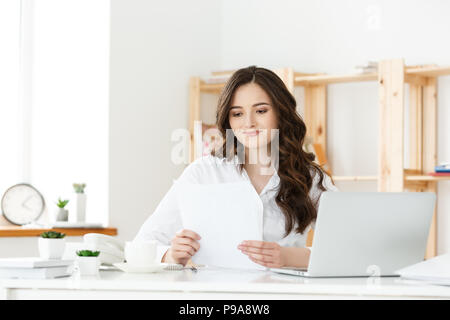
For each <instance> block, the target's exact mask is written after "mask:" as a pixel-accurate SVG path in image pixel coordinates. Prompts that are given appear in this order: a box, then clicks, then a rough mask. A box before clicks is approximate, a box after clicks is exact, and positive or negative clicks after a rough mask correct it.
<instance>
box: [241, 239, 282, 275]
mask: <svg viewBox="0 0 450 320" xmlns="http://www.w3.org/2000/svg"><path fill="white" fill-rule="evenodd" d="M238 249H239V250H241V251H242V253H243V254H245V255H247V256H248V257H249V258H250V260H252V261H253V262H255V263H257V264H260V265H262V266H264V267H267V268H282V267H284V266H285V265H286V263H285V261H286V259H285V256H284V248H283V247H282V246H280V245H279V244H278V243H276V242H267V241H258V240H246V241H242V243H241V244H240V245H239V246H238Z"/></svg>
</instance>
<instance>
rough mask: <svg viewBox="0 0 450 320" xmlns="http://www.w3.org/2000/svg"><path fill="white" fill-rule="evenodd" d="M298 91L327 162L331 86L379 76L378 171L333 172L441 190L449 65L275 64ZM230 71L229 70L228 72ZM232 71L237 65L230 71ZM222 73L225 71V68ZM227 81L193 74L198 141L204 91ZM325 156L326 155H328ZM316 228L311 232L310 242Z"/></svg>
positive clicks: (399, 187)
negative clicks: (441, 94) (297, 68)
mask: <svg viewBox="0 0 450 320" xmlns="http://www.w3.org/2000/svg"><path fill="white" fill-rule="evenodd" d="M274 71H275V72H276V73H277V74H278V75H279V76H280V77H281V79H282V80H283V81H284V82H285V84H286V85H287V87H288V89H289V90H291V92H293V90H294V87H296V86H302V87H303V88H304V92H305V94H304V101H303V103H304V115H303V118H304V120H305V123H306V126H307V132H308V135H309V136H310V138H312V141H313V142H314V144H316V145H320V146H321V148H322V150H323V152H324V154H325V157H322V160H321V161H320V162H319V163H320V164H321V165H328V166H329V164H328V163H326V159H327V157H326V150H327V147H326V146H327V141H326V140H327V139H326V138H327V86H328V85H332V84H339V83H350V82H363V81H377V82H378V88H379V89H378V91H379V106H380V110H379V115H380V118H379V119H380V130H379V145H378V172H377V175H376V176H333V180H334V181H377V185H378V191H380V192H402V191H405V190H407V191H414V192H423V191H431V192H437V182H439V181H444V180H450V177H435V176H429V175H427V174H428V173H429V172H433V171H434V166H435V165H436V161H437V143H436V142H437V77H440V76H447V75H450V67H440V66H437V65H425V66H405V64H404V61H403V59H392V60H383V61H380V62H379V64H378V72H377V73H368V74H349V75H328V74H318V73H316V74H305V73H300V72H294V71H293V69H292V68H283V69H277V70H274ZM225 74H226V73H225ZM228 74H230V75H231V74H232V71H230V72H228ZM222 75H223V74H222ZM224 84H225V82H223V83H214V84H208V83H205V82H204V81H202V80H200V78H199V77H192V78H191V80H190V132H191V142H194V121H197V120H200V95H201V93H202V92H207V93H220V91H221V90H222V88H223V86H224ZM405 84H408V85H409V97H408V98H409V106H410V110H409V119H410V120H409V121H410V123H409V137H410V139H409V140H410V145H409V150H410V154H409V163H410V168H404V165H403V163H404V155H403V154H404V149H405V146H404V140H405V139H404V114H405V107H404V104H405V103H404V102H405V97H404V88H405ZM194 145H195V143H191V146H192V150H191V151H192V152H191V160H194V159H195V150H194V148H195V147H194ZM323 159H324V160H323ZM312 237H313V233H311V234H310V235H309V237H308V245H311V242H312ZM436 241H437V222H436V209H435V213H434V216H433V220H432V224H431V229H430V235H429V240H428V245H427V252H426V258H430V257H433V256H435V255H436V252H437V251H436Z"/></svg>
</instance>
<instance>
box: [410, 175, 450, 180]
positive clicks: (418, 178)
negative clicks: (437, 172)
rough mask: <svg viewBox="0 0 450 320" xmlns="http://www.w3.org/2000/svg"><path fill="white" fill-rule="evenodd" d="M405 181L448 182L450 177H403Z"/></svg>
mask: <svg viewBox="0 0 450 320" xmlns="http://www.w3.org/2000/svg"><path fill="white" fill-rule="evenodd" d="M405 180H406V181H445V180H450V176H448V177H435V176H429V175H409V176H405Z"/></svg>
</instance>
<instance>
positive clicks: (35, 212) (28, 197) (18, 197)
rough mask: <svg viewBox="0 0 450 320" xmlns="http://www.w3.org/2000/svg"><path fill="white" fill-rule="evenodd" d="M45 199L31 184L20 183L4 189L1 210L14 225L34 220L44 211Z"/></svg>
mask: <svg viewBox="0 0 450 320" xmlns="http://www.w3.org/2000/svg"><path fill="white" fill-rule="evenodd" d="M44 208H45V201H44V197H43V196H42V195H41V193H40V192H39V191H38V190H37V189H36V188H34V187H33V186H32V185H30V184H27V183H20V184H16V185H14V186H12V187H10V188H9V189H8V190H6V191H5V194H4V195H3V198H2V212H3V215H4V216H5V218H6V220H8V221H9V222H11V223H13V224H16V225H24V224H28V223H31V222H33V221H36V220H37V219H38V218H39V217H40V216H41V214H42V213H43V212H44Z"/></svg>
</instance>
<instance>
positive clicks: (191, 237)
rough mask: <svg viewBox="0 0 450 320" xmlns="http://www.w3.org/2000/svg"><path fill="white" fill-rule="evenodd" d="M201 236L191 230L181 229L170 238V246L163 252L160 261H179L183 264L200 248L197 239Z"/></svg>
mask: <svg viewBox="0 0 450 320" xmlns="http://www.w3.org/2000/svg"><path fill="white" fill-rule="evenodd" d="M200 239H201V237H200V236H199V235H198V234H197V233H195V232H194V231H192V230H188V229H183V230H180V231H178V232H177V233H176V235H175V237H174V238H173V239H172V242H171V247H170V248H169V250H167V252H166V253H165V255H164V257H163V259H162V262H168V263H179V264H182V265H183V266H185V265H186V264H187V262H188V261H189V260H190V259H191V258H192V256H194V254H195V253H196V252H197V251H198V249H200V244H199V243H198V240H200Z"/></svg>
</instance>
